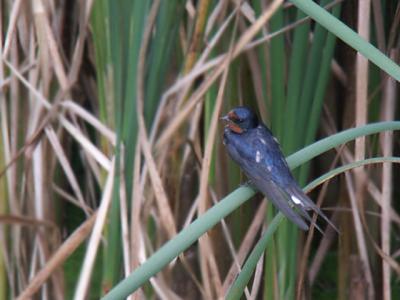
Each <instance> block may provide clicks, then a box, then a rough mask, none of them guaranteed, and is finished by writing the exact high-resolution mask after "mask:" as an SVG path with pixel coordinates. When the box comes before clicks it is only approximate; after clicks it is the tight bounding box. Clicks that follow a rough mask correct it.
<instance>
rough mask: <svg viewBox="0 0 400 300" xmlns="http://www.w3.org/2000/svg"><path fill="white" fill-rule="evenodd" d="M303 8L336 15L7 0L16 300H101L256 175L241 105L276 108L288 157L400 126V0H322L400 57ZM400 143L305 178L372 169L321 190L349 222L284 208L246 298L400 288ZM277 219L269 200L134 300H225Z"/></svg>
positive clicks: (5, 86) (2, 277)
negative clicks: (236, 127)
mask: <svg viewBox="0 0 400 300" xmlns="http://www.w3.org/2000/svg"><path fill="white" fill-rule="evenodd" d="M301 2H303V5H304V6H306V5H309V6H310V9H311V11H310V12H311V13H313V12H314V11H315V13H318V10H317V9H316V8H315V7H313V6H312V2H311V1H309V0H307V1H279V0H274V1H272V0H271V1H268V0H265V1H240V0H225V1H211V0H198V1H191V0H187V1H176V0H170V1H159V0H135V1H127V0H122V1H111V0H95V1H93V0H87V1H52V0H32V1H22V0H15V1H10V0H1V1H0V18H1V20H0V26H1V27H0V32H1V35H0V57H1V60H0V87H1V88H0V127H1V131H0V136H1V139H0V172H1V173H0V176H1V177H0V299H15V298H18V297H19V298H18V299H28V298H30V297H33V296H34V298H35V299H72V298H74V299H98V298H99V297H101V296H102V295H104V294H105V293H107V292H108V291H110V289H111V288H112V287H114V286H115V285H116V284H117V283H118V282H120V281H121V280H122V279H123V278H124V277H125V276H127V275H128V274H130V273H131V272H132V271H133V270H135V269H136V268H137V267H138V266H139V265H140V264H142V263H143V262H144V261H146V259H147V258H148V257H151V255H152V254H153V253H154V252H156V251H157V249H159V248H160V247H161V246H162V245H163V244H164V243H166V242H167V241H168V240H171V239H172V238H173V237H175V236H176V234H177V233H178V232H180V231H181V230H182V229H183V228H187V227H188V225H189V224H190V223H191V222H193V221H194V220H195V219H196V218H197V217H198V216H200V215H202V214H204V213H205V212H206V211H207V210H208V209H209V208H210V207H211V206H213V205H214V204H215V203H216V202H218V201H219V200H220V199H222V198H223V197H225V196H226V195H228V194H230V193H231V192H232V191H233V190H235V189H236V188H237V187H239V186H240V185H241V184H243V183H244V182H245V181H246V179H245V178H244V177H243V176H242V174H241V173H240V170H239V168H238V167H237V166H236V165H235V164H234V163H233V162H232V161H231V160H230V159H229V158H228V157H227V155H226V152H225V150H224V147H223V145H222V138H221V135H222V129H223V124H221V123H220V122H219V120H218V119H219V117H220V116H221V115H223V114H224V113H226V112H228V111H229V110H230V109H231V108H232V107H234V106H236V105H242V104H245V105H248V106H251V107H252V108H254V109H255V110H256V111H258V113H259V115H260V116H261V118H262V119H263V120H264V121H265V122H266V123H267V124H268V125H269V126H270V127H271V129H272V131H273V132H274V134H275V135H276V136H277V138H278V139H279V140H280V143H281V146H282V149H283V151H284V153H285V154H286V155H290V154H292V153H294V152H296V151H298V150H300V149H302V148H303V147H305V146H306V145H309V144H311V143H313V142H314V141H316V140H318V139H320V138H322V137H329V136H331V135H333V134H335V133H337V132H340V131H342V130H344V129H348V128H353V127H358V126H362V125H365V124H368V123H372V122H377V121H392V120H395V119H396V118H398V100H399V97H398V91H397V89H398V83H397V81H396V79H397V80H399V78H400V73H399V71H398V70H399V69H398V66H397V65H396V64H397V63H398V61H399V46H400V39H399V37H400V35H399V33H400V31H399V28H400V27H399V23H400V3H399V2H398V1H395V0H372V1H365V0H360V1H341V0H334V1H331V0H321V1H317V3H318V4H319V6H320V7H323V8H324V9H325V10H327V11H329V13H330V14H331V15H333V16H334V17H335V18H334V19H333V23H331V25H330V26H331V27H329V30H330V31H334V32H335V30H336V29H337V30H339V29H341V27H340V26H339V25H340V21H339V20H341V21H342V22H343V23H345V24H347V25H348V26H349V27H350V28H352V29H353V30H354V31H356V32H358V33H359V34H360V36H362V37H363V38H364V39H365V40H366V41H367V42H368V43H370V44H369V47H370V46H371V45H374V46H375V47H376V48H378V49H379V50H380V51H381V52H382V53H384V54H386V55H387V56H388V57H390V59H391V60H392V62H389V67H388V68H386V69H385V61H384V60H381V57H376V55H375V56H374V53H375V52H374V51H373V49H372V50H371V48H368V47H366V46H365V44H361V46H360V47H361V48H362V51H364V49H365V53H364V52H363V53H364V55H366V56H368V55H369V54H370V55H371V57H372V58H370V59H374V58H373V57H376V59H375V60H373V61H374V63H375V64H372V63H370V62H369V61H368V60H367V59H365V58H364V56H362V55H360V54H359V53H358V52H357V51H355V50H354V48H356V49H358V48H357V47H356V46H354V45H352V44H351V42H352V41H354V42H356V40H355V39H354V38H352V36H350V37H348V40H346V36H344V37H342V36H341V38H342V39H344V40H346V43H343V42H342V41H340V40H339V39H337V37H336V36H335V35H334V34H332V33H330V32H329V31H327V30H326V29H325V28H324V27H328V25H326V24H323V25H324V27H323V26H322V25H321V24H320V23H321V21H318V22H315V21H312V20H311V19H310V17H309V16H308V13H307V14H306V13H305V12H303V11H302V10H299V9H298V8H297V6H298V5H300V4H299V3H301ZM310 2H311V4H310ZM314 4H315V3H314ZM302 9H303V10H304V9H305V8H302ZM313 16H314V15H313ZM317 20H318V19H317ZM323 20H324V17H322V21H323ZM326 20H327V21H328V19H326ZM329 20H330V19H329ZM335 22H336V23H335ZM335 34H336V33H335ZM349 43H350V44H351V45H352V46H349V45H347V44H349ZM367 46H368V44H367ZM359 50H360V49H359ZM360 51H361V50H360ZM368 57H369V56H368ZM381 61H382V64H381ZM377 65H378V66H377ZM386 65H387V64H386ZM390 68H392V69H391V70H392V72H391V71H390V70H389V71H388V69H390ZM382 69H384V70H386V72H389V73H390V75H388V74H387V73H386V72H384V71H383V70H382ZM397 137H398V135H397V134H396V133H392V132H385V133H381V134H376V135H372V136H369V137H366V138H359V139H357V140H356V141H355V142H351V143H348V144H345V145H335V148H334V149H333V150H330V151H328V152H326V153H324V154H323V155H321V156H318V157H317V158H315V159H313V160H312V161H309V162H306V163H304V164H302V165H301V166H300V167H298V168H296V169H294V170H293V171H294V174H295V176H296V177H297V179H298V180H299V182H300V183H301V185H302V186H305V185H306V184H307V183H308V182H310V181H312V180H313V179H315V178H318V177H319V176H321V175H324V174H327V173H328V172H329V171H330V170H332V169H334V168H337V167H338V166H341V165H346V164H351V163H353V162H355V161H358V162H361V163H363V162H366V163H365V164H364V165H363V166H362V167H359V168H357V169H351V166H352V165H350V168H349V169H350V170H347V171H346V172H344V173H341V174H339V175H337V176H334V177H332V178H329V180H326V181H324V180H322V179H321V180H320V181H318V184H319V186H318V187H317V188H315V189H313V191H312V192H311V194H310V196H311V197H312V198H313V199H314V200H315V201H316V202H317V203H318V204H319V205H321V207H322V208H323V210H324V212H326V214H327V215H328V216H329V217H330V218H331V219H332V220H333V222H334V223H335V224H337V226H338V227H339V229H340V234H337V233H336V232H335V231H333V229H332V228H331V227H329V226H326V224H325V223H323V222H322V221H321V220H320V221H319V224H320V226H321V227H322V228H323V229H324V231H325V233H324V235H321V234H319V233H315V234H314V229H312V230H310V231H309V232H300V231H299V230H298V228H297V227H295V226H294V225H293V224H291V223H290V222H288V221H286V220H283V221H282V222H281V223H279V226H278V227H277V229H276V231H275V232H272V233H273V237H272V239H271V240H270V242H269V243H268V246H265V247H266V249H265V251H264V248H265V247H264V248H262V252H263V253H264V255H262V256H261V259H260V260H259V261H258V263H257V264H256V266H255V269H254V270H253V269H252V270H251V274H252V277H251V280H250V282H249V284H248V285H247V287H246V289H245V290H244V294H243V296H242V298H243V299H392V298H393V299H399V298H400V284H399V281H398V276H399V274H400V265H399V255H400V239H399V237H400V236H399V233H400V232H399V224H400V217H399V210H400V206H399V201H398V200H399V199H400V198H399V197H400V189H399V187H398V186H397V184H395V183H396V182H398V180H400V177H399V174H400V173H399V172H398V170H399V169H398V166H396V165H393V164H391V163H390V161H395V159H394V158H393V159H391V160H386V161H389V162H386V163H383V162H384V161H385V160H384V159H380V157H393V156H395V155H396V154H398V152H399V143H398V138H397ZM373 157H377V159H376V160H375V161H374V163H373V164H372V163H371V164H370V163H368V161H365V160H366V159H368V158H373ZM241 197H242V198H243V197H245V196H241ZM247 198H248V196H247ZM247 198H246V199H247ZM275 215H276V210H275V209H274V208H273V207H272V206H271V205H270V204H269V203H267V201H265V200H263V197H262V196H261V195H256V196H254V197H253V198H252V199H251V201H247V202H246V203H245V204H243V205H242V206H240V207H239V208H238V209H236V210H234V212H233V213H232V214H230V215H229V216H228V217H227V218H225V219H223V220H221V222H220V223H219V224H218V225H217V226H215V227H213V228H212V229H211V230H210V231H208V233H207V234H206V235H204V236H203V237H202V238H201V239H200V240H199V241H197V242H195V243H194V244H193V245H192V246H190V247H189V248H187V247H188V246H189V245H190V244H191V242H190V243H189V242H188V245H187V246H185V248H187V250H186V251H184V252H182V254H181V255H180V256H179V258H178V259H176V260H173V262H172V263H171V264H168V265H167V266H166V267H164V266H163V265H162V264H160V265H159V266H158V268H157V269H156V271H160V272H158V273H157V275H156V276H154V277H152V278H151V280H150V281H148V282H147V283H146V284H145V285H143V286H142V287H141V288H140V289H138V290H137V292H136V293H135V294H133V295H132V299H142V298H146V299H217V298H224V297H225V295H227V292H228V291H229V289H230V287H231V286H232V283H233V282H234V280H235V278H236V276H237V274H240V272H241V266H242V265H243V264H244V262H245V261H246V258H247V257H249V254H250V253H251V251H252V250H253V248H254V246H255V245H256V243H257V242H258V241H259V240H260V237H261V236H262V233H263V232H265V230H268V228H269V227H268V224H269V222H271V220H272V219H273V217H274V216H275ZM221 218H222V217H221ZM274 224H275V223H274ZM274 230H275V229H274ZM173 241H175V240H173ZM161 252H162V249H161ZM171 259H172V257H171V258H170V260H171ZM149 276H150V275H149ZM240 297H241V294H236V295H233V298H240Z"/></svg>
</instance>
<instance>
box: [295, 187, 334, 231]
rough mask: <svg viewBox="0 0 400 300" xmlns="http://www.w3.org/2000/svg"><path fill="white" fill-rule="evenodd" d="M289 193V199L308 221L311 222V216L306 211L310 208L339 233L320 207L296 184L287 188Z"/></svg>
mask: <svg viewBox="0 0 400 300" xmlns="http://www.w3.org/2000/svg"><path fill="white" fill-rule="evenodd" d="M287 191H288V193H289V194H290V198H291V201H292V202H293V204H294V205H295V207H296V208H297V209H298V210H299V211H300V213H301V215H302V216H303V217H305V218H306V219H307V220H308V221H310V222H311V223H312V219H311V217H310V216H309V215H308V213H307V211H308V210H312V211H314V212H315V213H317V214H318V215H320V216H321V217H322V218H323V219H324V220H325V221H326V222H327V223H328V224H329V225H330V226H332V228H333V229H335V230H336V232H338V233H339V230H338V229H337V227H336V226H335V225H334V224H333V223H332V222H331V220H329V218H328V217H327V216H326V215H325V214H324V213H323V212H322V211H321V209H320V208H319V207H318V206H317V205H316V204H315V203H314V202H313V201H312V200H311V199H310V198H309V197H308V196H307V195H306V194H305V193H304V192H303V190H302V189H301V188H300V187H299V186H298V185H297V184H296V185H292V186H290V187H289V188H288V189H287ZM314 225H315V226H316V228H317V229H318V230H319V231H321V229H320V228H319V227H318V226H317V225H316V224H314Z"/></svg>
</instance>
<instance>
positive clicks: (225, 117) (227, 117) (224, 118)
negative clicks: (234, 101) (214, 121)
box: [219, 114, 230, 122]
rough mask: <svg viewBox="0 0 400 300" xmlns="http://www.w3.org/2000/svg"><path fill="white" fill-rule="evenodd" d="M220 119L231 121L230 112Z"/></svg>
mask: <svg viewBox="0 0 400 300" xmlns="http://www.w3.org/2000/svg"><path fill="white" fill-rule="evenodd" d="M219 119H220V120H222V121H227V122H229V121H230V118H229V114H227V115H225V116H223V117H221V118H219Z"/></svg>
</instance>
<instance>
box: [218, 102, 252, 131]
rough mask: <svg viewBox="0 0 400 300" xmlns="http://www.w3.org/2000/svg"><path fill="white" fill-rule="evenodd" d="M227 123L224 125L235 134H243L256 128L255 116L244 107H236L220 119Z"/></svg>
mask: <svg viewBox="0 0 400 300" xmlns="http://www.w3.org/2000/svg"><path fill="white" fill-rule="evenodd" d="M221 119H222V120H225V121H227V122H228V124H227V125H226V126H227V127H228V128H229V129H230V130H232V131H233V132H235V133H243V132H245V131H247V130H249V129H252V128H256V127H257V126H258V117H257V115H256V114H255V113H254V112H253V111H252V110H251V109H250V108H248V107H246V106H238V107H235V108H234V109H232V110H231V111H230V112H229V113H228V114H227V115H225V116H224V117H222V118H221Z"/></svg>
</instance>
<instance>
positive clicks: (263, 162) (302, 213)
mask: <svg viewBox="0 0 400 300" xmlns="http://www.w3.org/2000/svg"><path fill="white" fill-rule="evenodd" d="M221 119H222V120H225V121H227V125H226V126H225V129H224V140H223V142H224V145H225V146H226V149H227V151H228V153H229V155H230V157H231V158H232V159H233V160H234V161H235V162H236V163H237V164H238V165H239V166H240V168H241V169H242V171H243V172H244V173H245V174H246V176H247V177H248V179H249V184H250V185H251V186H254V187H255V188H256V189H257V190H259V191H260V192H261V193H262V194H264V196H265V197H266V198H267V199H268V200H269V201H271V202H272V203H273V204H274V205H275V206H276V207H277V208H278V209H279V210H280V211H281V212H282V213H283V214H284V215H285V216H286V217H287V218H289V219H290V220H291V221H292V222H294V223H295V224H296V225H297V226H298V227H300V228H301V229H302V230H308V229H309V225H308V224H307V223H306V221H305V220H304V219H306V220H308V221H309V222H310V223H312V218H311V217H310V216H309V214H308V212H307V211H310V210H312V211H314V212H315V213H317V214H318V215H320V216H321V217H322V218H324V219H325V220H326V221H327V222H328V223H329V224H330V225H331V226H332V227H333V228H335V230H337V229H336V227H335V226H334V225H333V224H332V223H331V222H330V220H329V219H328V218H327V217H326V216H325V215H324V214H323V213H322V211H321V210H320V208H319V207H318V206H317V205H315V203H314V202H313V201H312V200H311V199H310V198H309V197H308V196H307V195H306V194H305V193H304V192H303V190H302V189H301V188H300V186H299V184H298V183H297V181H296V180H295V179H294V178H293V175H292V173H291V172H290V169H289V166H288V165H287V162H286V160H285V158H284V156H283V154H282V152H281V149H280V145H279V143H278V141H277V139H276V138H275V137H274V136H273V135H272V133H271V131H270V130H269V129H268V127H267V126H266V125H264V124H263V123H262V122H261V121H260V120H259V119H258V117H257V115H256V114H255V113H254V112H253V111H252V110H251V109H249V108H248V107H245V106H239V107H236V108H234V109H233V110H231V111H230V112H229V113H228V114H227V115H226V116H224V117H222V118H221ZM296 211H297V212H298V213H297V212H296ZM314 225H315V226H316V228H317V229H318V230H319V231H321V229H320V228H319V227H318V226H317V225H316V224H314ZM321 232H322V231H321Z"/></svg>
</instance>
